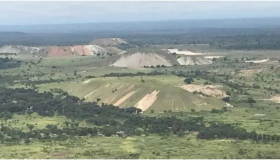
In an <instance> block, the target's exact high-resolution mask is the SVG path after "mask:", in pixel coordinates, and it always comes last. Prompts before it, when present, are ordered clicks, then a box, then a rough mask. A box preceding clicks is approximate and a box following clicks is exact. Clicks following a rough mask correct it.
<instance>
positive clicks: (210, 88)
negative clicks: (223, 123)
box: [179, 84, 228, 98]
mask: <svg viewBox="0 0 280 160" xmlns="http://www.w3.org/2000/svg"><path fill="white" fill-rule="evenodd" d="M179 87H181V88H183V89H185V90H187V91H189V92H201V93H203V94H205V95H207V96H212V97H217V98H223V97H228V95H227V94H226V92H225V91H224V90H222V87H221V86H218V85H195V84H188V85H183V86H179Z"/></svg>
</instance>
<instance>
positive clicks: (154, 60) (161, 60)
mask: <svg viewBox="0 0 280 160" xmlns="http://www.w3.org/2000/svg"><path fill="white" fill-rule="evenodd" d="M174 64H178V62H177V61H176V59H175V57H173V56H172V55H168V54H164V53H161V52H136V53H125V54H122V55H120V56H119V57H118V58H117V60H116V61H115V62H113V63H112V64H111V66H115V67H127V68H142V67H144V66H149V67H150V66H154V67H156V66H157V65H161V66H162V65H164V66H173V65H174Z"/></svg>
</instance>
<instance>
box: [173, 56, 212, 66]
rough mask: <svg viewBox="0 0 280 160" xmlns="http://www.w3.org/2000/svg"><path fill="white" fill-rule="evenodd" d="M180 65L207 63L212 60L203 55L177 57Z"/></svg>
mask: <svg viewBox="0 0 280 160" xmlns="http://www.w3.org/2000/svg"><path fill="white" fill-rule="evenodd" d="M177 61H178V62H179V64H180V65H207V64H212V61H211V60H209V59H206V58H204V57H202V56H182V57H180V58H178V59H177Z"/></svg>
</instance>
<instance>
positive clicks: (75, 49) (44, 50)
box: [0, 45, 123, 57]
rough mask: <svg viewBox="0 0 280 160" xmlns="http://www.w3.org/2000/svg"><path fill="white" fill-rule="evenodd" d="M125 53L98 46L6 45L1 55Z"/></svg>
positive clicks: (101, 54) (99, 54)
mask: <svg viewBox="0 0 280 160" xmlns="http://www.w3.org/2000/svg"><path fill="white" fill-rule="evenodd" d="M121 52H123V50H121V49H119V48H116V47H106V48H104V47H101V46H98V45H72V46H40V47H29V46H21V45H5V46H2V47H1V48H0V53H15V54H34V55H37V56H43V57H61V56H73V55H74V56H75V55H84V56H106V55H114V54H119V53H121Z"/></svg>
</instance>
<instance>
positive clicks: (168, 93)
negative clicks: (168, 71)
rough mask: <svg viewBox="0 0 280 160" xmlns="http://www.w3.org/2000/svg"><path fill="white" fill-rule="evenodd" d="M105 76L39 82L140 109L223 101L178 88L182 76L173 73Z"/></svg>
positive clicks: (192, 106) (201, 107)
mask: <svg viewBox="0 0 280 160" xmlns="http://www.w3.org/2000/svg"><path fill="white" fill-rule="evenodd" d="M143 80H144V82H141V77H140V76H136V77H121V78H119V79H118V78H117V77H107V78H93V79H89V80H85V81H84V82H79V83H71V82H70V83H64V84H63V85H61V84H57V83H53V84H43V85H40V86H39V88H40V90H42V91H45V90H48V89H50V88H61V89H63V90H65V91H66V92H68V93H69V94H70V95H74V96H77V97H79V98H84V99H85V101H88V102H91V101H97V99H100V103H107V104H113V105H115V106H119V107H122V108H127V107H132V106H134V107H137V108H140V109H141V110H143V111H150V110H155V111H160V112H162V111H164V110H166V111H168V110H172V111H190V109H195V110H211V109H212V108H222V106H223V102H222V101H221V100H219V99H218V98H215V97H202V96H200V95H198V94H193V93H191V92H188V91H187V90H185V89H183V88H181V87H179V85H182V84H183V83H184V82H183V79H181V78H178V77H176V76H147V77H144V78H143Z"/></svg>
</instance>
